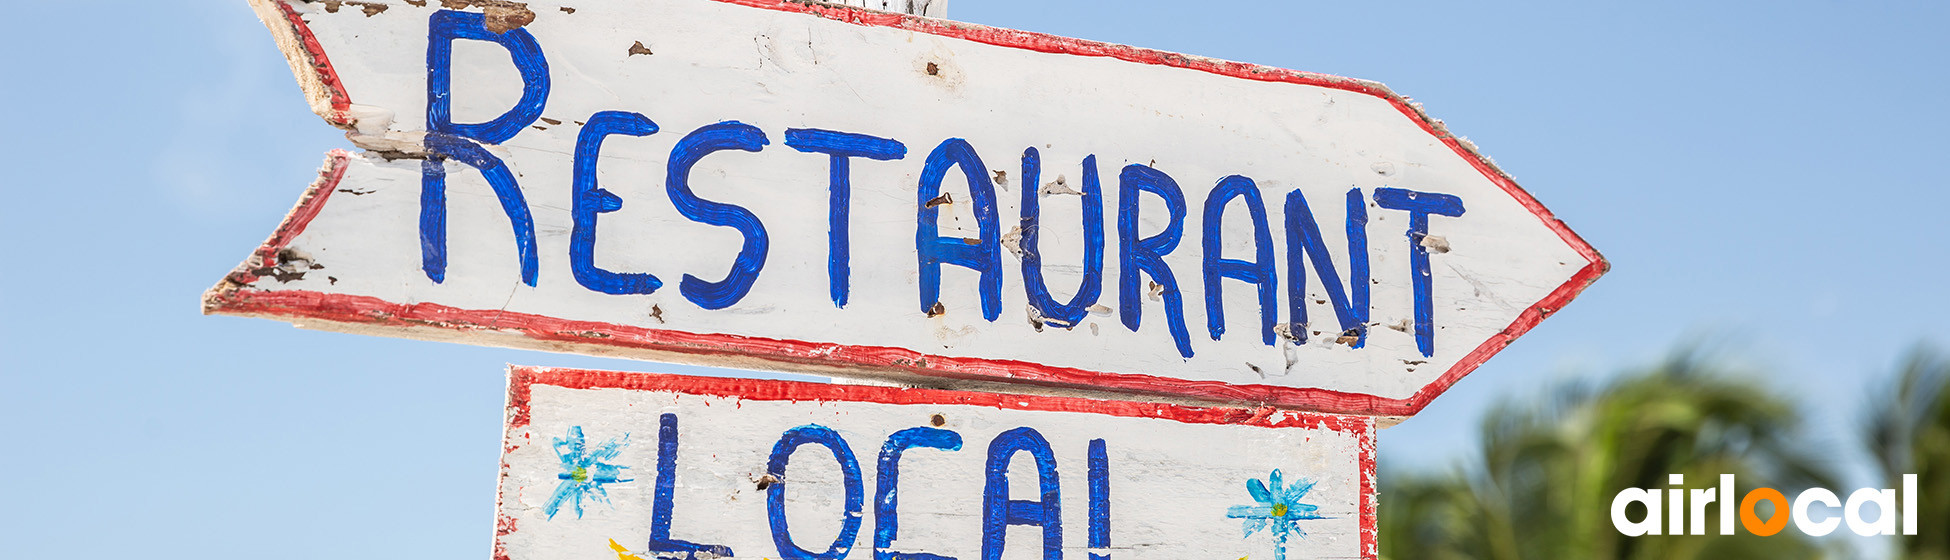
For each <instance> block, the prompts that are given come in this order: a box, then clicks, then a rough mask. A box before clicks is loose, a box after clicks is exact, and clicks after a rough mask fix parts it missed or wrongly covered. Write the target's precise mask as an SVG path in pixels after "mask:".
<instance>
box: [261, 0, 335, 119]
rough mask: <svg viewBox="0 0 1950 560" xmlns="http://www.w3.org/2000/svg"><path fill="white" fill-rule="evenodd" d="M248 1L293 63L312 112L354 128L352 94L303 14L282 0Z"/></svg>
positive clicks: (306, 101)
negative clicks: (350, 112) (351, 110)
mask: <svg viewBox="0 0 1950 560" xmlns="http://www.w3.org/2000/svg"><path fill="white" fill-rule="evenodd" d="M246 1H247V2H249V3H250V6H251V11H253V12H256V13H257V19H258V21H261V22H263V23H264V27H265V28H266V29H269V30H270V31H271V39H272V40H273V41H276V42H277V45H278V51H279V52H282V53H284V60H285V62H286V63H287V64H290V65H291V75H292V77H294V78H297V80H298V87H299V88H300V89H302V90H304V94H305V103H306V104H307V105H310V106H311V111H312V113H314V114H317V115H318V116H319V118H322V119H325V122H326V123H328V124H331V125H332V126H335V127H338V128H342V129H346V130H351V129H352V128H353V125H354V124H355V123H354V122H353V119H352V117H351V115H350V114H349V110H350V109H351V108H352V96H351V94H349V93H347V92H346V90H345V84H344V83H343V82H341V81H340V80H339V76H338V71H337V70H335V69H333V68H332V61H331V59H330V58H329V57H327V56H326V54H325V47H324V46H323V45H320V44H319V42H318V38H317V37H316V36H313V35H312V32H311V28H310V27H308V26H307V25H306V24H305V20H304V18H303V17H302V16H301V15H300V14H299V13H298V11H297V10H295V9H292V7H291V5H290V4H288V3H286V2H284V1H283V0H246Z"/></svg>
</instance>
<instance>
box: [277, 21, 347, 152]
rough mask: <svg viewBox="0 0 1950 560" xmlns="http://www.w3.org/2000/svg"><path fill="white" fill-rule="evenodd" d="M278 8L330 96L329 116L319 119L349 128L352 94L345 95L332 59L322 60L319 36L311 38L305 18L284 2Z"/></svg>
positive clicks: (324, 57) (323, 57)
mask: <svg viewBox="0 0 1950 560" xmlns="http://www.w3.org/2000/svg"><path fill="white" fill-rule="evenodd" d="M277 4H278V13H280V14H283V15H284V20H285V22H287V23H290V24H291V31H292V32H293V33H295V34H297V38H298V45H299V46H300V47H302V48H304V49H305V58H307V59H309V62H310V64H311V67H312V70H313V71H314V72H317V74H318V79H319V81H321V82H323V83H324V85H325V89H326V91H327V93H328V94H329V95H330V96H331V106H332V113H331V114H329V115H319V116H321V117H324V118H325V121H326V122H329V123H332V125H333V126H338V127H348V126H352V125H353V124H355V123H353V121H352V116H351V114H350V113H349V111H350V110H351V109H352V94H350V93H347V92H346V91H345V82H343V81H341V80H339V72H338V70H337V69H335V68H333V67H332V59H331V58H330V57H327V56H325V46H324V45H321V44H319V43H318V36H317V35H313V34H312V32H311V26H310V25H307V24H306V23H305V18H304V16H303V15H302V14H299V13H298V11H297V10H295V9H292V7H291V4H288V3H286V2H284V1H283V0H279V1H278V2H277Z"/></svg>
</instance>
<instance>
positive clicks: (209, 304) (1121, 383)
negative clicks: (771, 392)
mask: <svg viewBox="0 0 1950 560" xmlns="http://www.w3.org/2000/svg"><path fill="white" fill-rule="evenodd" d="M713 1H717V2H724V3H730V4H738V5H742V6H749V7H754V8H761V9H767V10H774V11H782V12H792V13H801V14H807V15H812V16H817V17H822V18H826V19H831V20H836V21H843V22H847V23H852V24H856V25H864V26H875V27H892V28H899V29H906V30H911V31H915V32H920V33H928V34H932V35H938V36H943V37H949V38H956V39H964V40H969V41H974V42H979V43H985V44H989V45H996V46H1003V47H1010V48H1018V49H1024V50H1031V51H1036V52H1044V53H1059V54H1072V55H1077V56H1101V57H1110V58H1116V59H1119V60H1124V61H1128V62H1135V63H1141V64H1153V65H1160V66H1171V67H1177V68H1185V69H1190V70H1196V71H1202V72H1208V73H1212V74H1217V75H1221V76H1228V77H1234V78H1241V79H1248V80H1257V81H1267V82H1283V83H1291V84H1299V85H1307V86H1315V87H1324V88H1331V89H1338V90H1343V91H1348V92H1353V93H1359V94H1363V95H1370V96H1374V97H1378V98H1381V99H1384V100H1386V101H1388V102H1389V103H1390V104H1392V105H1394V106H1395V108H1396V109H1397V110H1399V111H1401V112H1402V114H1403V115H1404V116H1407V117H1409V118H1410V119H1412V120H1414V121H1415V122H1416V123H1417V124H1418V125H1419V126H1421V127H1422V129H1423V130H1424V131H1426V132H1428V133H1429V134H1431V135H1433V136H1435V137H1436V138H1437V139H1439V140H1441V141H1442V142H1443V143H1444V144H1446V145H1448V146H1449V147H1450V149H1451V150H1454V151H1455V153H1456V154H1457V155H1459V156H1461V157H1462V158H1463V159H1465V160H1466V161H1468V162H1470V164H1471V165H1472V166H1474V167H1475V168H1476V169H1477V171H1479V172H1481V173H1482V174H1483V175H1484V177H1486V178H1488V179H1490V180H1491V181H1492V182H1494V183H1495V184H1496V185H1497V186H1499V187H1501V188H1502V189H1503V190H1504V192H1506V193H1508V194H1509V195H1510V196H1511V197H1512V198H1514V199H1516V200H1517V202H1518V203H1520V204H1522V205H1523V206H1524V207H1525V208H1526V209H1529V210H1530V211H1531V212H1532V213H1533V214H1535V215H1536V216H1537V217H1538V219H1540V220H1542V221H1543V222H1544V224H1545V225H1546V226H1547V227H1549V228H1550V229H1551V231H1554V232H1556V233H1557V235H1558V237H1559V238H1561V239H1563V240H1564V241H1565V243H1567V244H1569V245H1570V246H1571V247H1572V248H1573V249H1574V250H1576V251H1577V252H1578V254H1580V255H1583V256H1584V257H1585V258H1586V259H1587V260H1588V261H1589V264H1587V265H1586V266H1585V267H1583V268H1582V269H1581V270H1579V271H1578V272H1577V273H1576V274H1574V275H1573V276H1572V277H1571V278H1570V279H1569V280H1568V281H1566V282H1565V283H1564V284H1562V285H1560V286H1558V288H1557V289H1556V290H1554V291H1552V292H1551V294H1550V295H1548V296H1546V297H1545V298H1544V299H1543V300H1542V301H1539V302H1538V303H1536V304H1534V305H1532V306H1531V307H1530V308H1528V309H1526V310H1524V312H1523V313H1521V314H1519V315H1518V317H1517V319H1516V320H1515V321H1514V322H1512V323H1511V324H1510V325H1509V326H1508V327H1506V328H1504V329H1503V331H1501V332H1499V333H1497V334H1496V335H1495V336H1492V337H1491V338H1490V339H1489V340H1487V341H1484V342H1483V343H1482V344H1481V345H1478V346H1477V347H1476V348H1475V349H1474V350H1472V351H1470V352H1469V353H1468V354H1466V355H1464V357H1463V358H1462V359H1461V360H1459V361H1458V362H1457V363H1456V365H1455V366H1453V367H1451V368H1450V369H1449V370H1448V371H1447V372H1444V373H1443V374H1442V375H1441V376H1440V377H1437V378H1436V380H1434V381H1432V382H1430V383H1429V384H1428V385H1425V386H1423V388H1422V389H1421V390H1419V391H1417V392H1416V393H1415V394H1414V395H1412V396H1410V397H1408V398H1404V399H1388V398H1383V397H1378V396H1374V395H1368V394H1361V393H1348V392H1341V391H1330V390H1325V389H1314V388H1292V387H1278V386H1272V385H1237V384H1229V383H1224V382H1216V381H1191V380H1182V379H1176V378H1168V377H1159V376H1151V375H1139V374H1118V373H1108V372H1097V371H1090V370H1085V369H1078V368H1065V367H1053V366H1046V365H1041V364H1034V363H1028V362H1019V361H1006V360H984V359H974V358H954V357H944V356H930V355H926V354H922V353H919V352H914V351H911V350H906V349H900V348H884V347H865V346H842V345H837V344H827V343H814V342H802V341H793V340H771V339H761V338H753V337H742V336H733V335H714V334H692V333H685V332H681V331H672V330H653V329H644V328H640V327H630V326H624V325H614V324H608V323H595V322H582V321H570V320H564V319H557V318H552V317H544V316H538V315H526V314H519V313H509V312H504V311H498V310H465V309H456V308H451V307H445V306H439V305H434V304H398V303H392V302H386V301H383V300H378V299H374V298H367V297H362V296H349V295H339V294H324V293H318V292H305V291H279V292H265V291H250V290H244V289H239V286H219V287H218V289H216V290H212V292H211V293H210V294H208V295H207V296H206V305H205V308H206V310H207V311H208V312H221V313H232V314H244V315H265V316H282V317H304V318H311V319H319V320H322V321H327V322H333V323H340V324H347V325H354V326H363V325H376V326H394V327H425V326H433V327H440V328H446V329H455V330H476V329H480V330H494V331H502V332H512V333H516V334H518V335H520V336H524V337H527V338H529V339H532V340H533V341H534V344H531V346H548V347H551V348H559V347H560V346H561V345H562V344H564V343H567V344H569V345H571V346H574V345H587V346H590V347H622V348H636V349H649V350H658V351H666V352H677V353H690V354H729V355H738V356H748V357H755V358H763V359H766V360H770V361H773V362H783V363H789V364H808V365H822V366H869V367H873V368H877V369H879V370H883V371H897V372H902V373H910V374H915V375H921V376H928V377H947V378H957V379H976V380H994V381H1017V382H1027V383H1034V384H1042V385H1055V386H1071V387H1087V388H1097V389H1107V390H1113V391H1122V392H1128V393H1140V394H1153V395H1177V396H1184V397H1190V398H1194V399H1202V400H1211V401H1219V402H1252V403H1262V404H1269V405H1274V406H1281V407H1288V408H1298V409H1307V410H1317V411H1323V412H1334V413H1347V414H1365V415H1375V416H1411V415H1414V414H1415V413H1416V412H1419V411H1421V409H1422V408H1423V407H1425V406H1428V403H1429V402H1430V401H1432V400H1434V398H1435V397H1436V396H1437V395H1440V394H1441V393H1442V392H1443V391H1445V390H1447V389H1448V388H1449V387H1450V386H1452V385H1454V384H1455V383H1456V382H1457V381H1459V380H1461V379H1462V378H1463V376H1465V375H1468V374H1469V372H1471V371H1474V370H1475V369H1476V368H1477V367H1479V366H1481V365H1482V363H1483V362H1484V361H1485V360H1488V359H1489V357H1490V356H1492V355H1494V354H1496V353H1497V352H1498V351H1501V350H1502V349H1503V348H1504V347H1506V346H1509V344H1510V343H1511V342H1512V341H1514V340H1516V338H1517V337H1519V336H1522V335H1523V334H1524V333H1526V332H1529V331H1530V329H1532V328H1534V327H1536V326H1537V323H1539V322H1541V321H1542V320H1543V319H1544V318H1546V317H1549V316H1550V315H1551V314H1553V313H1556V312H1557V311H1558V310H1559V309H1562V308H1563V306H1564V305H1566V304H1568V303H1569V302H1570V301H1571V300H1572V299H1574V298H1576V297H1577V295H1578V294H1579V293H1581V292H1583V291H1584V289H1585V288H1586V287H1589V286H1590V285H1591V283H1592V282H1594V281H1596V280H1597V279H1598V277H1599V276H1601V275H1603V274H1604V273H1605V272H1606V271H1607V270H1609V269H1610V264H1609V263H1607V262H1606V261H1605V260H1604V257H1603V256H1601V255H1599V254H1598V252H1597V250H1595V249H1593V248H1592V247H1591V245H1590V244H1589V243H1586V242H1585V241H1584V240H1583V239H1582V238H1580V237H1578V235H1577V234H1576V233H1574V232H1572V231H1571V230H1570V228H1569V227H1567V226H1566V225H1565V224H1564V223H1563V222H1562V221H1561V220H1558V219H1557V218H1556V217H1555V216H1554V215H1552V214H1551V212H1550V211H1549V210H1548V209H1546V208H1544V206H1543V204H1541V203H1539V202H1538V201H1537V200H1536V198H1534V197H1532V196H1530V194H1529V193H1527V192H1525V191H1524V190H1523V189H1522V188H1520V187H1518V186H1517V184H1516V183H1515V182H1514V181H1512V180H1511V179H1510V178H1509V176H1507V175H1505V174H1504V173H1503V172H1502V171H1501V170H1499V169H1497V167H1496V166H1495V165H1494V164H1492V163H1490V162H1489V161H1488V160H1487V159H1485V158H1483V157H1482V156H1481V155H1479V154H1478V153H1477V152H1476V150H1475V148H1474V146H1471V145H1468V144H1466V143H1464V142H1462V141H1461V140H1459V139H1457V138H1456V137H1455V136H1454V135H1451V134H1449V132H1448V131H1447V130H1446V129H1445V128H1444V127H1443V126H1442V124H1441V123H1439V122H1436V121H1434V120H1433V119H1430V118H1429V117H1428V116H1427V115H1425V114H1423V113H1422V111H1421V109H1420V108H1418V107H1416V106H1414V105H1412V104H1410V103H1409V102H1408V101H1407V100H1406V99H1404V98H1402V97H1401V96H1399V95H1396V94H1395V93H1394V92H1392V91H1389V90H1388V89H1387V88H1386V87H1385V86H1382V85H1381V84H1378V83H1374V82H1368V81H1363V80H1356V79H1351V78H1343V77H1339V76H1329V75H1325V74H1314V73H1308V72H1297V71H1292V70H1283V69H1278V68H1268V67H1264V66H1258V65H1253V64H1245V63H1239V62H1228V61H1222V60H1216V59H1209V58H1202V57H1195V56H1187V55H1181V54H1175V53H1168V52H1162V51H1154V50H1149V49H1141V48H1136V47H1129V46H1124V45H1114V44H1108V43H1099V42H1093V41H1085V40H1081V39H1071V38H1065V37H1056V36H1052V35H1044V34H1040V33H1031V32H1026V31H1016V30H1010V29H1000V28H993V27H986V26H981V25H973V24H965V23H957V22H950V21H944V20H936V19H929V18H922V17H916V16H907V15H901V14H891V13H884V12H874V11H868V10H862V9H857V8H851V7H845V6H835V5H827V4H801V3H794V2H783V1H777V0H713ZM279 6H280V8H281V9H283V10H284V11H285V13H286V14H287V15H288V19H289V20H290V22H291V24H292V25H294V26H296V27H297V28H298V32H299V35H300V37H302V38H303V39H304V40H303V43H304V44H305V48H306V49H307V50H308V52H312V58H313V59H314V66H316V67H318V69H319V72H320V75H321V78H322V79H324V80H325V82H326V83H327V84H328V85H329V86H331V87H332V89H333V104H334V107H338V106H340V104H341V103H343V104H344V106H346V107H349V106H350V103H351V100H350V99H349V97H346V94H345V92H344V89H343V88H342V87H341V85H340V82H339V81H338V76H337V74H336V73H335V72H334V71H333V70H332V68H331V64H330V61H329V60H327V59H326V58H325V56H324V52H323V50H322V48H321V47H319V46H318V43H317V41H316V40H315V39H314V38H313V36H312V34H311V31H310V30H309V29H308V28H306V27H305V24H304V21H303V20H302V19H300V18H298V17H296V15H295V12H293V11H291V9H290V6H289V5H287V4H284V3H283V2H282V1H280V3H279ZM335 157H336V156H335ZM341 163H342V162H341ZM340 173H342V167H341V168H340ZM336 183H337V177H336V176H334V177H328V178H327V180H322V181H320V182H319V183H317V184H314V185H313V189H312V190H311V191H310V192H308V193H307V195H306V199H305V200H303V201H301V202H300V204H299V206H298V208H297V209H296V210H294V211H293V212H292V214H291V216H290V217H288V218H287V219H286V223H285V225H284V226H283V227H281V228H280V229H279V235H276V236H274V237H273V238H272V240H271V241H269V242H267V243H266V245H265V246H264V248H263V249H261V250H260V251H259V253H258V254H259V255H269V256H275V255H276V252H277V250H279V249H282V248H283V243H284V242H286V241H288V240H289V239H290V235H285V233H287V232H292V233H291V235H295V232H297V231H302V230H303V228H304V225H305V224H306V223H307V222H309V221H310V219H311V218H313V217H315V216H316V215H317V213H318V208H319V207H321V206H322V204H323V202H324V200H325V199H326V196H325V195H328V194H329V192H330V191H331V190H332V189H333V188H335V186H336ZM265 262H270V261H265ZM238 279H243V278H242V277H239V278H238ZM252 279H253V280H254V279H255V278H252ZM249 283H250V282H239V284H249Z"/></svg>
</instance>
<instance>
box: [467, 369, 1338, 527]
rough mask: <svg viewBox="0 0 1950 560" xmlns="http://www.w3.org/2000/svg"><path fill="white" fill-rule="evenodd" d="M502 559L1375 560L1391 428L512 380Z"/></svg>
mask: <svg viewBox="0 0 1950 560" xmlns="http://www.w3.org/2000/svg"><path fill="white" fill-rule="evenodd" d="M509 387H510V391H509V392H510V398H509V407H508V414H507V417H508V431H507V443H506V445H505V450H506V451H505V454H504V457H503V466H502V477H501V497H500V510H501V521H500V526H501V531H499V535H498V536H497V537H496V539H495V550H496V553H497V556H499V557H502V558H507V559H510V560H541V559H570V558H621V559H624V560H628V559H630V558H637V559H649V558H718V557H735V558H787V559H813V558H818V559H829V560H837V559H841V558H873V559H876V560H890V559H904V560H943V559H949V558H956V559H967V560H975V559H984V560H994V559H1008V560H1014V559H1023V560H1037V559H1041V560H1061V559H1064V558H1071V559H1076V560H1084V559H1086V558H1087V559H1090V560H1107V559H1112V558H1114V559H1116V560H1139V559H1154V558H1155V559H1182V558H1226V559H1232V558H1261V559H1273V560H1285V559H1286V558H1296V559H1297V558H1358V557H1367V558H1371V557H1374V556H1375V486H1374V484H1375V481H1374V457H1375V439H1374V437H1375V435H1374V429H1375V426H1374V421H1373V420H1372V419H1369V418H1362V417H1353V416H1337V415H1325V414H1314V413H1302V412H1284V411H1278V410H1274V409H1270V408H1258V409H1246V408H1200V407H1181V406H1172V405H1160V404H1147V403H1133V402H1118V401H1100V400H1089V399H1073V398H1058V397H1030V396H1017V395H1000V394H994V393H970V392H959V391H936V390H922V389H896V388H885V387H861V386H846V385H830V384H817V383H796V382H782V381H758V380H746V379H717V378H700V377H686V376H676V375H650V374H631V373H616V372H600V371H585V370H566V369H549V368H528V367H516V368H513V369H512V370H511V376H510V383H509Z"/></svg>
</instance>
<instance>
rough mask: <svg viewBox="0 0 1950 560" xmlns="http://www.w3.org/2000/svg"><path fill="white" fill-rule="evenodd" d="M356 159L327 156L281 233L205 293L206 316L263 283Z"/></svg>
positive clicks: (340, 153)
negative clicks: (265, 272)
mask: <svg viewBox="0 0 1950 560" xmlns="http://www.w3.org/2000/svg"><path fill="white" fill-rule="evenodd" d="M356 157H359V156H357V155H355V154H353V153H352V152H348V151H345V150H332V151H330V152H327V153H326V154H325V163H324V164H323V165H321V166H320V167H319V168H318V178H317V179H314V180H312V183H311V185H310V186H308V187H305V193H304V195H302V196H300V197H299V198H298V203H297V204H294V205H292V207H291V211H290V212H287V213H286V214H285V216H284V220H283V221H282V222H280V223H279V224H278V229H276V230H273V231H272V232H271V237H270V238H268V239H265V240H264V244H263V245H259V246H258V248H257V250H256V251H252V252H251V254H250V256H249V257H245V258H244V262H243V263H241V264H238V265H237V268H236V269H234V270H232V271H231V272H230V274H226V275H224V277H223V279H222V280H218V281H217V285H215V286H211V287H210V289H209V290H207V291H204V292H203V314H204V315H213V314H217V313H220V312H221V307H222V306H223V305H224V303H223V302H225V301H228V300H229V299H230V298H231V297H232V296H233V294H234V293H235V292H237V291H239V290H243V289H247V288H248V287H249V286H250V285H251V284H253V283H256V282H257V281H258V280H261V279H262V275H261V271H263V270H264V269H265V268H267V267H271V266H276V261H277V258H278V252H279V251H281V250H283V249H285V248H286V247H288V246H290V245H291V240H293V239H296V238H297V237H298V235H299V234H302V233H304V232H305V228H306V227H307V226H310V225H311V221H312V219H314V218H317V217H318V213H319V212H321V211H323V210H324V209H325V201H326V200H328V199H330V198H331V197H332V193H333V192H334V191H336V190H337V189H338V185H339V182H340V181H343V180H345V171H346V168H348V167H349V166H350V164H351V161H352V159H353V158H356Z"/></svg>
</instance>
